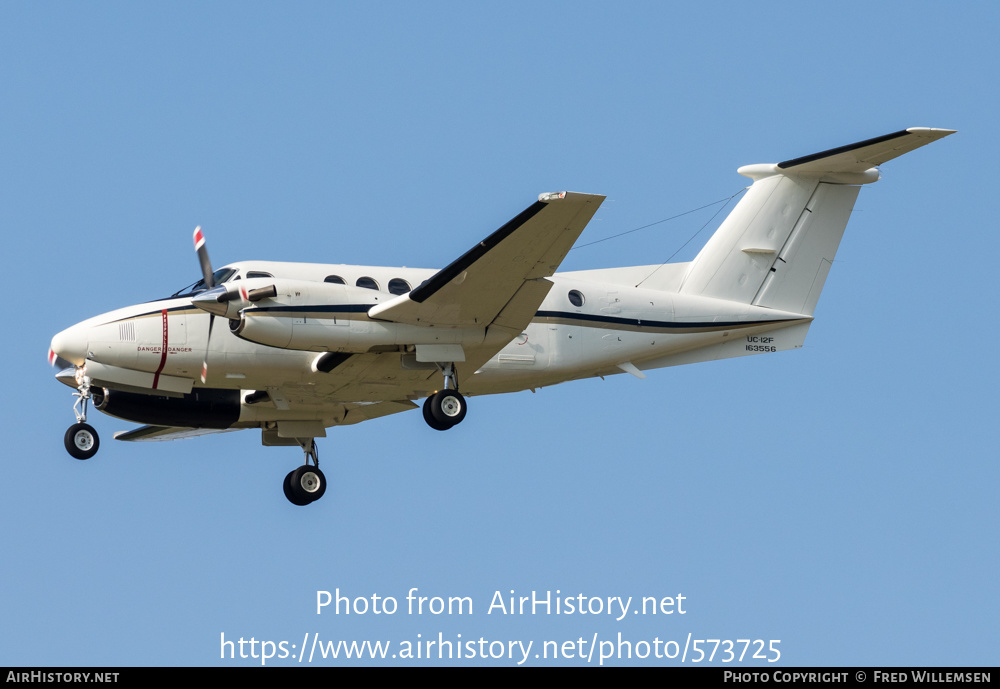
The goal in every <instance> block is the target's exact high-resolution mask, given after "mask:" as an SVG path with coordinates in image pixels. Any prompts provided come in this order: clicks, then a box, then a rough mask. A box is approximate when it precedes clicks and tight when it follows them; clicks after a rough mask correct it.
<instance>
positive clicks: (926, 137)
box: [778, 127, 955, 174]
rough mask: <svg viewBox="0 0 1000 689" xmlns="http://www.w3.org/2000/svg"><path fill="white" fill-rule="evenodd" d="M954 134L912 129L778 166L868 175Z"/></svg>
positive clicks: (810, 170) (818, 171)
mask: <svg viewBox="0 0 1000 689" xmlns="http://www.w3.org/2000/svg"><path fill="white" fill-rule="evenodd" d="M954 133H955V130H954V129H932V128H929V127H910V128H909V129H904V130H902V131H899V132H894V133H892V134H886V135H884V136H877V137H875V138H874V139H868V140H866V141H859V142H858V143H856V144H848V145H847V146H840V147H839V148H832V149H830V150H829V151H822V152H821V153H813V154H812V155H808V156H803V157H801V158H794V159H792V160H786V161H785V162H783V163H778V168H779V169H781V170H784V171H786V172H788V173H809V174H815V173H823V172H864V171H865V170H868V169H869V168H872V167H875V166H877V165H881V164H882V163H885V162H887V161H889V160H892V159H893V158H898V157H899V156H901V155H903V154H904V153H909V152H910V151H913V150H915V149H917V148H920V147H921V146H926V145H927V144H929V143H931V142H932V141H937V140H938V139H942V138H944V137H946V136H948V135H949V134H954Z"/></svg>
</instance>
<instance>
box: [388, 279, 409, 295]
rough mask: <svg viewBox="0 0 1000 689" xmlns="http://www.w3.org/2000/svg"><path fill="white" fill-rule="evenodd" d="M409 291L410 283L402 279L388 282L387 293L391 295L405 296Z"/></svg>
mask: <svg viewBox="0 0 1000 689" xmlns="http://www.w3.org/2000/svg"><path fill="white" fill-rule="evenodd" d="M409 291H410V283H408V282H407V281H406V280H404V279H403V278H393V279H392V280H389V292H390V293H391V294H406V293H407V292H409Z"/></svg>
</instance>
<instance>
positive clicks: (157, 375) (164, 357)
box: [153, 309, 167, 390]
mask: <svg viewBox="0 0 1000 689" xmlns="http://www.w3.org/2000/svg"><path fill="white" fill-rule="evenodd" d="M160 314H161V315H162V316H163V353H162V354H160V365H159V366H158V367H157V369H156V373H155V374H153V389H154V390H156V386H157V385H159V384H160V372H161V371H162V370H163V367H164V366H165V365H166V363H167V310H166V309H163V310H162V311H160Z"/></svg>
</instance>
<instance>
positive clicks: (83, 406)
mask: <svg viewBox="0 0 1000 689" xmlns="http://www.w3.org/2000/svg"><path fill="white" fill-rule="evenodd" d="M76 382H77V386H78V387H77V392H74V393H73V396H74V397H76V402H74V403H73V413H75V414H76V423H75V424H73V425H72V426H70V427H69V428H68V429H67V430H66V435H65V436H63V444H64V445H65V446H66V451H67V452H69V453H70V455H71V456H73V457H75V458H76V459H90V458H91V457H93V456H94V455H96V454H97V450H98V449H99V448H100V447H101V439H100V437H99V436H98V435H97V431H95V430H94V428H93V426H91V425H89V424H88V423H87V403H88V402H89V401H90V398H91V396H92V395H91V392H90V376H88V375H86V374H85V373H83V372H82V371H81V370H80V369H77V372H76Z"/></svg>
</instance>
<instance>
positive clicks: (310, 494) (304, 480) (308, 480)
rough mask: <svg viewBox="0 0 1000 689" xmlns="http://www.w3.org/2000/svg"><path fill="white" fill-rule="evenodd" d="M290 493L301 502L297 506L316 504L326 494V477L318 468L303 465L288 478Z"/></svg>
mask: <svg viewBox="0 0 1000 689" xmlns="http://www.w3.org/2000/svg"><path fill="white" fill-rule="evenodd" d="M287 480H288V491H289V492H290V493H291V494H292V495H293V496H294V497H295V498H296V499H297V500H298V501H299V502H295V501H293V502H295V504H302V505H308V504H309V503H310V502H316V501H317V500H319V499H320V498H321V497H323V494H324V493H326V476H324V475H323V472H322V471H320V470H319V469H318V468H317V467H314V466H310V465H308V464H303V465H302V466H300V467H299V468H298V469H296V470H295V471H293V472H292V473H291V474H289V475H288V477H287Z"/></svg>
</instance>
